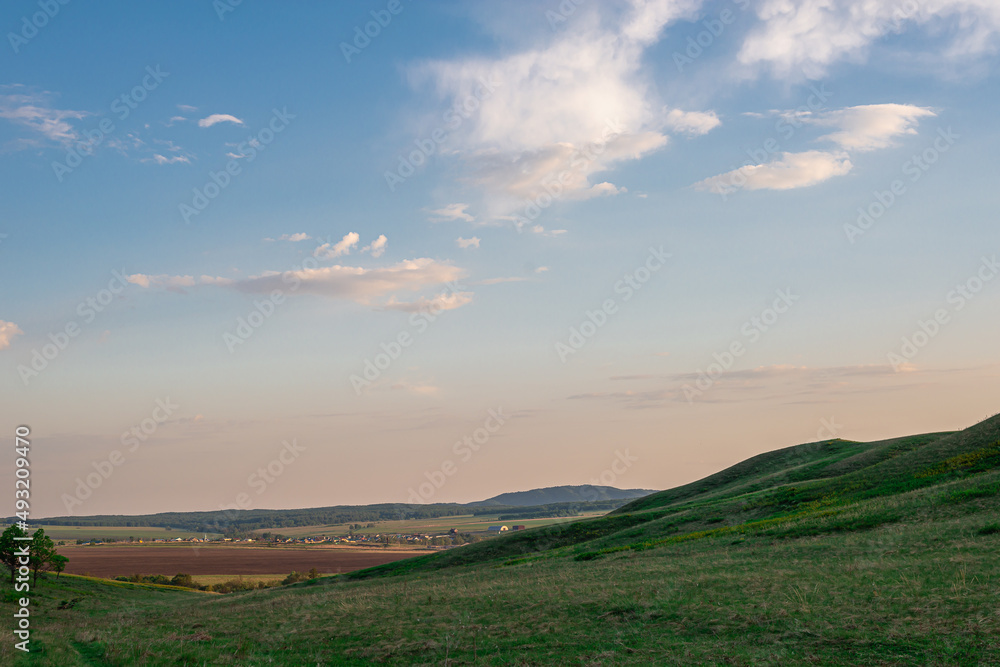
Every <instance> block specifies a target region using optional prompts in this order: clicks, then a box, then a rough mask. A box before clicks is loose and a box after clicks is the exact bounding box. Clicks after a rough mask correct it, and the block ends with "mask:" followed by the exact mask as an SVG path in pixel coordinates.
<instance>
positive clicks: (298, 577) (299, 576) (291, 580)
mask: <svg viewBox="0 0 1000 667" xmlns="http://www.w3.org/2000/svg"><path fill="white" fill-rule="evenodd" d="M306 579H309V575H308V574H306V573H305V572H296V571H295V570H292V573H291V574H290V575H288V576H287V577H285V579H284V581H282V582H281V585H282V586H288V585H289V584H297V583H299V582H300V581H305V580H306Z"/></svg>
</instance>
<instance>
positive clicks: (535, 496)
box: [468, 484, 656, 507]
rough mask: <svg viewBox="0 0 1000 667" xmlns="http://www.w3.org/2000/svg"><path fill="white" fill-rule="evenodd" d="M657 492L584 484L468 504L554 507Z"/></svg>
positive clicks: (549, 488)
mask: <svg viewBox="0 0 1000 667" xmlns="http://www.w3.org/2000/svg"><path fill="white" fill-rule="evenodd" d="M651 493H656V491H653V490H650V489H617V488H615V487H613V486H595V485H593V484H583V485H580V486H549V487H546V488H544V489H531V490H530V491H514V492H511V493H501V494H500V495H499V496H493V497H492V498H487V499H486V500H480V501H478V502H474V503H468V505H469V506H470V507H490V506H494V505H496V506H503V507H531V506H538V505H552V504H555V503H579V502H594V501H598V500H631V499H632V498H640V497H642V496H647V495H649V494H651Z"/></svg>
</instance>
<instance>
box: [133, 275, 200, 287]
mask: <svg viewBox="0 0 1000 667" xmlns="http://www.w3.org/2000/svg"><path fill="white" fill-rule="evenodd" d="M125 279H126V280H128V281H129V282H130V283H132V284H133V285H138V286H139V287H165V288H167V289H171V288H174V289H176V288H181V287H194V286H195V285H196V284H197V280H195V277H194V276H171V275H167V274H163V273H161V274H159V275H155V276H151V275H146V274H144V273H134V274H132V275H130V276H125Z"/></svg>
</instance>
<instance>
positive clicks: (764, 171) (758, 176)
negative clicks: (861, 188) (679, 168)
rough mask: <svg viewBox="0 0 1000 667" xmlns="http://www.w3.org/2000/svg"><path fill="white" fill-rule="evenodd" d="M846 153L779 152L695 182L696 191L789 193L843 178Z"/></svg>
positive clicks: (847, 162) (848, 163) (848, 166)
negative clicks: (772, 156)
mask: <svg viewBox="0 0 1000 667" xmlns="http://www.w3.org/2000/svg"><path fill="white" fill-rule="evenodd" d="M852 166H853V165H852V164H851V160H850V158H848V156H847V154H846V153H826V152H824V151H806V152H804V153H782V154H781V156H780V157H778V158H776V159H774V160H772V161H771V162H768V163H766V164H756V165H747V166H745V167H740V168H739V169H734V170H733V171H729V172H726V173H724V174H720V175H718V176H713V177H711V178H706V179H705V180H703V181H699V182H698V183H695V185H694V187H695V188H696V189H698V190H705V191H708V192H714V193H716V194H729V193H731V192H733V191H735V190H740V189H744V190H790V189H792V188H804V187H807V186H810V185H816V184H817V183H822V182H823V181H825V180H827V179H830V178H833V177H834V176H842V175H844V174H846V173H847V172H849V171H850V170H851V168H852Z"/></svg>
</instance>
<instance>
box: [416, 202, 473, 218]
mask: <svg viewBox="0 0 1000 667" xmlns="http://www.w3.org/2000/svg"><path fill="white" fill-rule="evenodd" d="M467 208H469V205H468V204H448V205H447V206H445V207H444V208H438V209H434V210H432V211H428V212H429V213H430V214H431V215H433V216H434V217H433V218H431V219H432V220H433V221H434V222H448V221H451V220H464V221H465V222H475V220H476V218H475V217H474V216H472V215H470V214H469V213H466V212H465V210H466V209H467Z"/></svg>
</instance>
